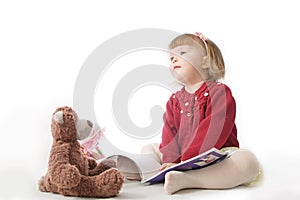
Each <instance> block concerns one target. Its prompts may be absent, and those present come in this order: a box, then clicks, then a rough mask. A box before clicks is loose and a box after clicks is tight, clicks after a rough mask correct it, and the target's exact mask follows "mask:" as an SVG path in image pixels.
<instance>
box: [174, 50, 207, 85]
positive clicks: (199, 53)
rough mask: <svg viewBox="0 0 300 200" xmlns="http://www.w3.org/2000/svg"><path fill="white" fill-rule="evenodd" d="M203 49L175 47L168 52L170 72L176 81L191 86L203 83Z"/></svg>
mask: <svg viewBox="0 0 300 200" xmlns="http://www.w3.org/2000/svg"><path fill="white" fill-rule="evenodd" d="M204 57H205V49H203V48H202V47H201V46H200V45H183V46H177V47H175V48H174V49H171V50H170V61H171V63H170V70H171V73H172V75H173V76H174V77H175V78H176V79H177V81H179V82H181V83H183V84H184V85H193V84H196V83H198V82H200V81H203V80H204V78H203V73H204V71H203V68H202V66H203V64H204V63H203V58H204Z"/></svg>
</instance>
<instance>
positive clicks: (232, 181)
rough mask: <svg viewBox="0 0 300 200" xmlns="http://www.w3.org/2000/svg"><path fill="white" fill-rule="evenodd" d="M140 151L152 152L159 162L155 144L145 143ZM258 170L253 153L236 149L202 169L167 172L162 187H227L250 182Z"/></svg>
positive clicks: (179, 188) (169, 188)
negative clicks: (225, 157) (227, 156)
mask: <svg viewBox="0 0 300 200" xmlns="http://www.w3.org/2000/svg"><path fill="white" fill-rule="evenodd" d="M142 153H153V156H155V157H156V159H157V160H158V161H160V163H161V154H160V152H159V151H158V145H157V144H149V145H146V146H145V147H143V148H142ZM259 170H260V165H259V162H258V161H257V159H256V157H255V156H254V154H253V153H251V152H250V151H248V150H243V149H238V150H236V151H235V152H233V153H232V154H231V156H230V157H229V158H227V159H225V160H223V161H222V162H219V163H217V164H214V165H212V166H209V167H206V168H204V169H199V170H189V171H185V172H179V171H170V172H168V173H167V174H166V175H165V184H164V189H165V191H166V192H167V193H169V194H173V193H175V192H177V191H179V190H182V189H188V188H205V189H228V188H233V187H236V186H239V185H242V184H246V183H249V182H251V181H252V180H254V179H255V178H256V177H257V175H258V173H259Z"/></svg>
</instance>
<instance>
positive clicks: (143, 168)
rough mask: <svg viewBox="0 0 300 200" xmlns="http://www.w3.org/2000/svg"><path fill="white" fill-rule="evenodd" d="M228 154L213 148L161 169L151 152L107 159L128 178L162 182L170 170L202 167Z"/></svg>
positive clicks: (144, 181) (218, 160)
mask: <svg viewBox="0 0 300 200" xmlns="http://www.w3.org/2000/svg"><path fill="white" fill-rule="evenodd" d="M227 156H228V153H226V152H223V151H220V150H218V149H216V148H212V149H210V150H208V151H206V152H204V153H202V154H200V155H198V156H195V157H193V158H190V159H188V160H186V161H183V162H181V163H178V164H176V165H174V166H172V167H169V168H167V169H164V170H162V171H160V166H161V164H160V163H159V162H158V161H157V160H155V158H154V157H153V155H151V154H139V155H132V156H130V157H128V156H123V155H114V156H110V157H108V158H107V159H113V160H115V161H116V163H117V168H118V169H119V170H120V171H121V172H122V173H123V174H124V176H125V177H126V179H128V180H139V181H141V182H142V183H149V184H153V183H160V182H164V180H165V174H166V173H167V172H169V171H172V170H176V171H186V170H192V169H200V168H204V167H207V166H209V165H212V164H214V163H217V162H220V161H221V160H223V159H224V158H226V157H227Z"/></svg>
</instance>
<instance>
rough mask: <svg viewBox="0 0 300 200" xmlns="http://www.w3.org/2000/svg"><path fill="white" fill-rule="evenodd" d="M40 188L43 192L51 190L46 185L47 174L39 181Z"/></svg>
mask: <svg viewBox="0 0 300 200" xmlns="http://www.w3.org/2000/svg"><path fill="white" fill-rule="evenodd" d="M38 186H39V190H40V191H41V192H49V191H48V190H47V188H46V186H45V176H42V177H41V179H40V180H39V182H38Z"/></svg>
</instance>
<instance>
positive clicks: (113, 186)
mask: <svg viewBox="0 0 300 200" xmlns="http://www.w3.org/2000/svg"><path fill="white" fill-rule="evenodd" d="M96 181H97V182H96V184H98V187H99V188H100V190H99V195H100V196H102V197H113V196H116V195H117V194H118V193H119V191H120V190H121V188H122V186H123V182H124V176H123V175H122V173H121V172H120V171H118V170H117V169H115V168H111V169H108V170H106V171H104V172H103V173H101V174H99V175H97V176H96Z"/></svg>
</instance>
